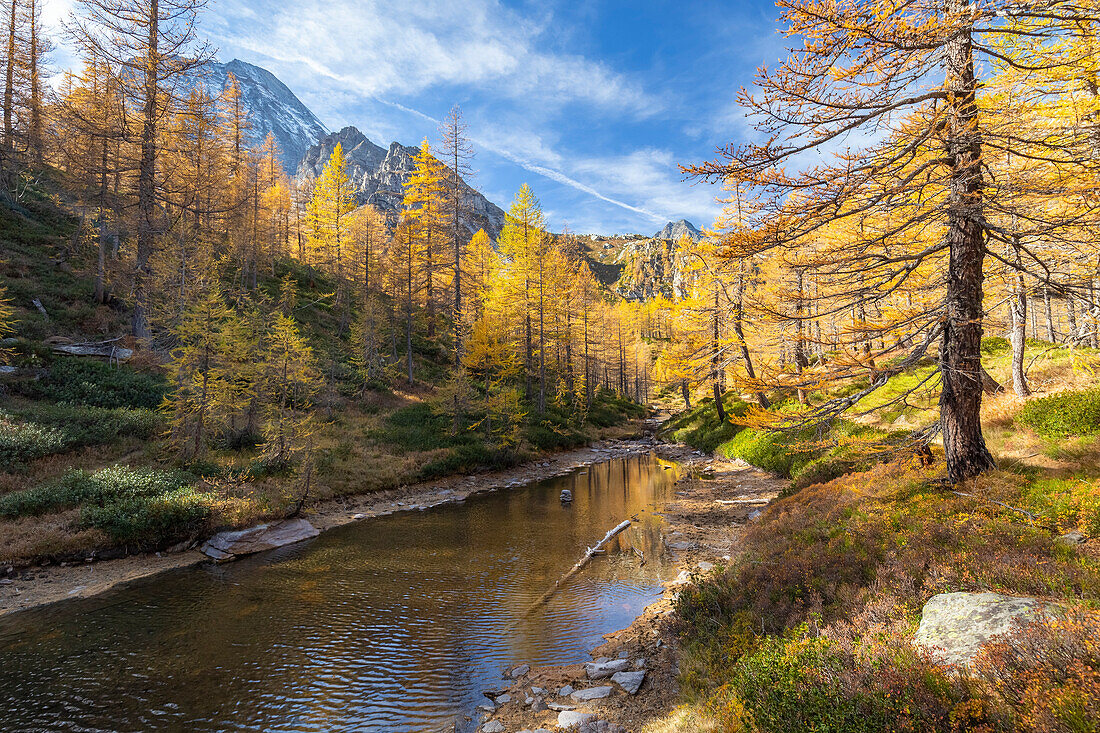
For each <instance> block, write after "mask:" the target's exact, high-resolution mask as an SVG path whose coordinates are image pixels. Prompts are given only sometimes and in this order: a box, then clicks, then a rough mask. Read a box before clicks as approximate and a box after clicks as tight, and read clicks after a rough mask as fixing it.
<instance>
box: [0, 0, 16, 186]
mask: <svg viewBox="0 0 1100 733" xmlns="http://www.w3.org/2000/svg"><path fill="white" fill-rule="evenodd" d="M10 5H11V11H10V12H9V13H8V43H7V47H8V48H7V54H6V57H7V67H8V68H7V69H5V72H4V140H3V144H2V146H0V155H2V157H0V175H3V176H4V177H5V182H6V180H7V174H8V171H9V168H13V167H14V166H13V165H12V158H13V156H14V153H15V140H14V135H15V131H14V128H13V122H12V115H13V114H14V112H15V23H16V9H17V8H18V6H19V5H18V0H11V2H10Z"/></svg>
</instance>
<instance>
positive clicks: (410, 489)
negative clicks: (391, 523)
mask: <svg viewBox="0 0 1100 733" xmlns="http://www.w3.org/2000/svg"><path fill="white" fill-rule="evenodd" d="M657 445H658V444H657V442H656V440H655V439H654V438H653V437H651V436H647V437H644V438H641V439H637V440H605V441H600V442H598V443H593V444H592V445H590V446H588V447H585V448H578V449H576V450H569V451H564V452H561V453H555V454H552V455H548V456H542V457H540V458H538V459H536V460H533V461H529V462H527V463H522V464H519V465H517V466H513V467H511V468H508V469H504V470H500V471H491V472H486V473H478V474H470V475H458V476H448V477H444V478H441V479H437V480H434V481H427V482H424V483H419V484H411V485H408V486H402V487H398V488H395V489H390V490H387V491H380V492H375V493H371V494H360V495H352V496H343V497H338V498H335V499H330V500H326V501H324V502H321V503H318V504H315V505H312V506H309V507H308V508H307V511H306V512H304V515H305V517H306V519H308V521H309V523H310V524H311V525H312V526H313V527H315V528H316V529H317V530H319V531H321V532H323V531H325V530H328V529H332V528H334V527H339V526H342V525H345V524H349V523H351V522H357V521H362V520H364V519H369V518H371V517H380V516H385V515H387V514H394V513H396V512H403V511H422V510H425V509H430V508H432V507H437V506H441V505H444V504H454V503H459V502H462V501H465V500H466V499H467V498H469V497H471V496H474V495H476V494H482V493H487V492H490V491H502V490H509V489H514V488H519V487H522V486H525V485H526V484H528V483H531V482H533V481H542V480H544V479H548V478H553V477H555V476H562V475H565V474H567V473H569V472H570V471H573V470H576V469H578V468H583V467H585V466H589V465H592V464H594V463H602V462H604V461H608V460H612V459H615V458H627V457H630V456H635V455H641V454H645V453H648V452H650V451H652V450H654V449H655V448H656V447H657ZM199 546H200V543H199V542H194V543H190V544H189V545H187V546H184V547H180V548H177V551H176V552H157V553H142V554H137V555H129V556H120V557H111V558H110V559H106V558H104V559H99V558H98V557H96V558H89V559H88V560H86V561H84V562H76V563H68V562H63V563H58V564H45V565H40V566H34V567H28V568H18V569H17V568H4V567H0V617H3V616H5V615H7V614H9V613H16V612H18V611H24V610H27V609H30V608H36V607H39V606H45V605H48V604H51V603H57V602H59V601H64V600H68V599H72V598H89V597H91V596H95V595H99V594H101V593H104V592H106V591H108V590H111V589H112V588H115V587H117V586H120V585H123V584H125V583H131V582H134V581H137V580H141V579H144V578H148V577H150V576H153V575H157V574H159V573H162V572H165V571H168V570H176V569H179V568H183V567H189V566H191V565H197V564H199V563H202V562H210V561H211V558H210V557H208V556H207V555H205V554H203V553H201V552H199V551H198V549H197V548H198V547H199Z"/></svg>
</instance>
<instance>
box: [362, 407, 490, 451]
mask: <svg viewBox="0 0 1100 733" xmlns="http://www.w3.org/2000/svg"><path fill="white" fill-rule="evenodd" d="M452 427H453V420H452V418H451V417H450V416H449V415H444V414H441V413H436V412H435V411H433V410H432V407H431V405H429V404H427V403H424V402H421V403H418V404H415V405H409V406H408V407H402V408H401V409H400V410H397V411H396V412H394V413H392V414H391V415H389V416H387V417H386V420H385V428H384V429H383V430H381V431H378V432H377V433H375V438H377V439H378V440H380V441H383V442H385V443H389V444H390V445H392V446H394V447H397V448H399V449H402V450H405V451H427V450H438V449H439V448H449V447H451V446H453V445H454V444H455V442H456V436H452V435H451V428H452ZM463 437H465V436H463ZM467 440H469V439H468V438H467Z"/></svg>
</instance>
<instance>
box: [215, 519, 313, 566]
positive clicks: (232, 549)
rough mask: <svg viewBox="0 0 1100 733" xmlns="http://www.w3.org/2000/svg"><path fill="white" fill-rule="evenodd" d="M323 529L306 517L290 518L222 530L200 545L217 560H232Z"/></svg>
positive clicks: (292, 541)
mask: <svg viewBox="0 0 1100 733" xmlns="http://www.w3.org/2000/svg"><path fill="white" fill-rule="evenodd" d="M320 533H321V532H320V531H319V530H318V529H317V528H316V527H314V526H313V525H312V524H310V523H309V522H307V521H306V520H304V519H301V518H298V519H288V520H286V521H283V522H275V523H273V524H260V525H257V526H255V527H249V528H248V529H239V530H234V531H232V532H219V533H218V534H216V535H214V536H213V537H211V538H210V539H208V540H207V541H206V542H205V543H204V544H203V546H202V547H201V548H199V549H200V551H201V552H202V553H203V554H204V555H206V556H207V557H211V558H213V559H215V560H219V561H225V560H232V559H234V558H236V557H240V556H242V555H251V554H253V553H256V552H263V551H264V550H274V549H275V548H276V547H284V546H285V545H292V544H294V543H295V542H301V541H302V540H308V539H312V538H313V537H316V536H317V535H319V534H320Z"/></svg>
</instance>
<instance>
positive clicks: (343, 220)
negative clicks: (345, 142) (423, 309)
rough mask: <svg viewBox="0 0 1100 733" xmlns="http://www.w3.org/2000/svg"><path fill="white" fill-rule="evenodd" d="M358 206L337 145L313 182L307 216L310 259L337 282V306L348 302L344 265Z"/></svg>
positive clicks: (339, 147) (353, 188)
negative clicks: (354, 215)
mask: <svg viewBox="0 0 1100 733" xmlns="http://www.w3.org/2000/svg"><path fill="white" fill-rule="evenodd" d="M355 205H356V203H355V187H354V186H352V183H351V179H350V178H348V172H347V163H346V161H345V159H344V147H343V146H342V145H340V144H339V143H337V145H336V147H335V148H334V149H333V151H332V155H331V156H330V157H329V159H328V162H327V163H325V167H324V170H323V171H322V172H321V176H320V177H319V178H318V179H317V180H316V181H315V182H314V185H313V196H312V197H311V198H310V200H309V206H308V209H307V213H308V228H309V248H310V252H311V258H312V259H313V261H315V262H317V263H318V264H319V265H320V266H321V267H322V268H323V269H327V270H328V271H329V272H330V273H332V275H333V276H334V277H335V278H336V282H337V288H338V289H337V296H336V298H337V302H338V303H343V302H344V301H345V300H346V299H347V294H346V293H345V292H344V291H345V290H346V277H345V276H346V273H345V271H344V264H345V257H346V255H347V254H348V248H349V246H350V244H351V242H350V240H351V225H352V217H351V216H350V215H351V212H352V211H354V210H355Z"/></svg>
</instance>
